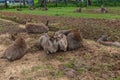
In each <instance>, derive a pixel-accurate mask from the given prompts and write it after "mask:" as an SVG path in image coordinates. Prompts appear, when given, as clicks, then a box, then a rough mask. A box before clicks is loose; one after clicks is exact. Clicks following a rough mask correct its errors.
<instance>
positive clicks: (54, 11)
mask: <svg viewBox="0 0 120 80" xmlns="http://www.w3.org/2000/svg"><path fill="white" fill-rule="evenodd" d="M97 8H98V7H89V8H87V9H97ZM75 9H76V7H56V8H49V10H48V11H41V10H39V9H36V10H33V11H30V10H28V9H26V8H24V9H23V10H22V11H16V9H7V10H5V9H4V10H1V11H6V12H16V13H23V14H35V15H49V16H67V17H77V18H100V19H101V18H102V19H103V18H104V19H120V15H119V14H112V13H106V14H101V13H87V12H86V10H87V9H86V8H83V12H82V13H74V12H73V11H74V10H75ZM109 9H111V10H112V11H114V12H115V13H117V12H116V11H118V10H119V9H120V8H119V7H110V8H109Z"/></svg>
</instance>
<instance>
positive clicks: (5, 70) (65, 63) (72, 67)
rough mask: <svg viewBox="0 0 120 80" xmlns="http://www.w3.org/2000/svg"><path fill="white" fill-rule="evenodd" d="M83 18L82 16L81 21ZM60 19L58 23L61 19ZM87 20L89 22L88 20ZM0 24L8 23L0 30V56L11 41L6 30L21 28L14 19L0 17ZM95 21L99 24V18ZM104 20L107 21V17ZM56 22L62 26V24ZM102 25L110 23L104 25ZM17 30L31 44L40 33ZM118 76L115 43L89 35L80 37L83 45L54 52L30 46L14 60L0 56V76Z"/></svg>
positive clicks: (66, 79)
mask: <svg viewBox="0 0 120 80" xmlns="http://www.w3.org/2000/svg"><path fill="white" fill-rule="evenodd" d="M16 15H17V14H16ZM48 18H49V17H48ZM42 19H43V18H41V20H42ZM50 19H51V20H52V21H57V22H55V23H54V24H51V25H57V26H58V24H60V23H59V20H57V19H56V20H54V19H55V18H52V17H51V18H50ZM62 20H64V21H66V22H65V25H67V24H68V25H70V24H71V21H72V20H71V19H69V20H66V18H64V19H63V18H62V19H61V21H62ZM77 20H79V19H73V21H77ZM86 20H87V19H86ZM86 20H84V19H83V21H86ZM64 21H63V22H62V23H64ZM90 21H91V20H90ZM93 21H95V22H93ZM93 21H92V22H93V23H95V24H96V22H97V21H96V20H93ZM98 21H99V20H98ZM104 21H107V20H104ZM116 21H117V20H116ZM75 23H76V22H75ZM80 23H81V22H80ZM84 23H86V22H84ZM88 23H89V24H90V22H88ZM114 23H116V22H114ZM0 24H2V27H5V26H9V27H10V29H9V30H7V31H6V29H5V31H3V30H1V31H2V33H1V35H0V56H2V54H3V52H4V50H5V49H6V48H7V47H8V46H9V45H10V44H12V43H13V41H11V40H10V38H9V34H8V33H9V32H8V31H10V32H12V29H13V27H15V28H14V31H17V30H19V28H21V26H20V25H19V24H18V23H14V22H9V21H4V20H0ZM76 24H77V23H76ZM95 24H94V25H95ZM98 24H99V25H100V23H99V22H98ZM106 24H109V21H108V23H106ZM60 25H61V26H62V25H63V24H60ZM65 25H64V26H65ZM84 25H85V24H84ZM91 25H92V23H91ZM111 25H113V24H111ZM114 25H115V24H114ZM104 26H107V27H112V26H108V25H104ZM0 27H1V26H0ZM11 27H12V29H11ZM69 27H70V26H69ZM22 28H23V25H22ZM61 29H62V28H61ZM66 29H68V28H66ZM20 32H21V33H20V34H19V35H18V36H22V37H24V39H25V40H26V42H27V44H28V46H30V45H32V44H33V43H34V42H35V41H36V40H37V39H38V38H39V37H40V34H27V33H26V32H24V31H20ZM119 79H120V49H119V48H116V47H106V46H103V45H100V44H98V43H96V42H95V41H92V40H90V39H84V48H80V49H78V50H73V51H67V52H57V53H55V54H51V55H47V56H46V55H45V54H44V52H43V51H42V50H41V51H38V50H34V51H32V52H28V53H27V54H26V55H25V56H24V57H23V58H22V59H20V60H16V61H14V62H8V61H7V60H5V59H0V80H119Z"/></svg>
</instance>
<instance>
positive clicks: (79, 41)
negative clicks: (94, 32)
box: [1, 21, 120, 61]
mask: <svg viewBox="0 0 120 80" xmlns="http://www.w3.org/2000/svg"><path fill="white" fill-rule="evenodd" d="M25 30H26V32H27V33H39V34H41V33H42V35H41V36H40V37H39V39H38V42H37V46H38V47H39V49H42V50H44V53H45V54H47V55H49V54H52V53H56V52H59V51H63V52H65V51H69V50H75V49H78V48H81V47H83V37H82V35H81V33H80V31H79V30H77V29H75V30H59V31H56V32H55V33H54V35H52V36H50V35H49V34H48V31H49V28H48V21H47V24H46V25H45V24H35V23H26V25H25ZM11 38H12V40H14V42H13V43H12V44H11V45H9V46H8V47H7V48H6V49H5V51H4V53H3V56H2V57H1V59H7V60H8V61H14V60H17V59H20V58H22V57H23V56H24V55H25V54H26V53H27V52H28V50H29V48H28V47H27V43H26V41H25V40H24V39H23V38H22V37H18V38H16V37H15V36H14V35H12V36H11ZM97 42H98V43H100V44H103V45H106V44H107V45H110V46H117V47H120V43H119V42H107V37H105V36H102V37H101V38H100V39H98V40H97Z"/></svg>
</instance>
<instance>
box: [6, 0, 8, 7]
mask: <svg viewBox="0 0 120 80" xmlns="http://www.w3.org/2000/svg"><path fill="white" fill-rule="evenodd" d="M5 7H6V8H8V4H7V0H5Z"/></svg>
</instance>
